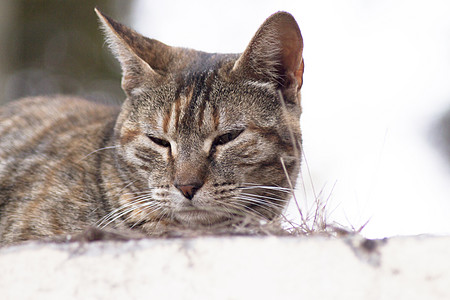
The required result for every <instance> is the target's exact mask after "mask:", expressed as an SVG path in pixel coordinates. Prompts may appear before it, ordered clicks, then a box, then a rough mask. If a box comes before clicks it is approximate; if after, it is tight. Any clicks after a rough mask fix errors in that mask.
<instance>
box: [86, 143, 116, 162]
mask: <svg viewBox="0 0 450 300" xmlns="http://www.w3.org/2000/svg"><path fill="white" fill-rule="evenodd" d="M117 147H119V146H109V147H104V148H100V149H97V150H94V151H92V152H91V153H89V154H87V155H85V156H83V157H82V158H81V159H80V160H79V161H78V162H80V161H82V160H84V159H85V158H87V157H88V156H90V155H92V154H94V153H97V152H99V151H102V150H107V149H115V148H117Z"/></svg>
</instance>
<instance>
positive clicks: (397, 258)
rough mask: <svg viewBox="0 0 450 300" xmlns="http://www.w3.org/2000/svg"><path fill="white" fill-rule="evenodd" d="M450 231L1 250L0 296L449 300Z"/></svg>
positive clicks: (33, 246)
mask: <svg viewBox="0 0 450 300" xmlns="http://www.w3.org/2000/svg"><path fill="white" fill-rule="evenodd" d="M449 258H450V237H398V238H391V239H388V240H377V241H371V240H365V239H363V238H361V237H346V238H326V237H301V238H291V237H284V238H277V237H227V238H223V237H222V238H213V237H208V238H195V239H166V240H163V239H159V240H158V239H154V240H140V241H128V242H117V241H116V242H112V241H111V242H104V241H103V242H94V243H89V244H87V243H84V244H83V243H81V244H80V243H71V244H42V243H29V244H24V245H20V246H14V247H9V248H3V249H0V270H1V273H0V295H1V296H0V298H1V299H396V300H398V299H408V300H411V299H450V259H449Z"/></svg>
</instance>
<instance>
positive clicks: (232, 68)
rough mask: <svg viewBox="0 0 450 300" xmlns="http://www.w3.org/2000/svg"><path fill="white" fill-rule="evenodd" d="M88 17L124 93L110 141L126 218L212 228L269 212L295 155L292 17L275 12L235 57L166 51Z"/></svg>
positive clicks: (284, 195) (288, 180)
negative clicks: (124, 190)
mask: <svg viewBox="0 0 450 300" xmlns="http://www.w3.org/2000/svg"><path fill="white" fill-rule="evenodd" d="M97 13H98V15H99V18H100V20H101V22H102V24H103V29H104V31H105V32H106V36H107V39H108V42H109V45H110V47H111V49H112V50H113V52H114V54H115V55H116V57H117V58H118V60H119V61H120V64H121V67H122V71H123V78H122V88H123V90H124V91H125V93H126V95H127V99H126V101H125V102H124V104H123V107H122V111H121V113H120V115H119V118H118V121H117V124H116V127H115V139H116V145H117V147H118V148H117V152H116V160H117V164H118V166H119V171H120V172H121V174H122V176H123V177H124V178H126V180H127V181H129V182H130V184H131V183H132V184H131V185H130V187H129V188H131V190H132V191H133V193H134V195H133V197H128V198H126V197H125V198H122V199H121V201H122V203H121V205H127V202H130V203H131V202H133V203H134V204H132V205H131V204H128V207H130V206H131V207H134V210H133V209H130V219H131V220H133V221H136V220H138V221H140V222H141V223H145V222H147V221H154V220H155V219H168V220H174V221H176V222H181V223H184V224H213V223H217V222H220V221H223V220H226V219H229V218H232V217H235V216H255V217H260V218H265V219H271V218H273V217H274V216H277V215H279V214H280V213H281V212H282V210H283V209H284V208H285V206H286V203H287V201H288V200H289V199H290V197H291V188H290V187H291V185H295V182H296V179H297V175H298V172H299V166H300V157H301V133H300V125H299V118H300V113H301V106H300V88H301V86H302V77H303V59H302V49H303V41H302V37H301V33H300V30H299V27H298V25H297V23H296V21H295V19H294V18H293V17H292V16H291V15H290V14H288V13H286V12H278V13H275V14H274V15H272V16H270V17H269V18H268V19H267V20H266V21H265V22H264V23H263V24H262V26H261V27H260V28H259V29H258V31H257V32H256V34H255V36H254V37H253V39H252V40H251V41H250V43H249V45H248V47H247V48H246V50H245V51H244V52H243V53H242V54H210V53H204V52H200V51H195V50H191V49H184V48H177V47H170V46H167V45H165V44H163V43H161V42H159V41H156V40H153V39H149V38H146V37H143V36H142V35H140V34H138V33H136V32H135V31H133V30H131V29H129V28H127V27H126V26H124V25H122V24H120V23H118V22H116V21H114V20H112V19H111V18H109V17H107V16H105V15H103V14H101V13H100V12H98V11H97ZM124 202H125V203H124ZM133 214H135V215H136V217H133Z"/></svg>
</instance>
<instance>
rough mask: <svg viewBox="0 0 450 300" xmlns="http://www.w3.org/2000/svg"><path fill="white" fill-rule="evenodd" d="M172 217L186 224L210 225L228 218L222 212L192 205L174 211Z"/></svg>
mask: <svg viewBox="0 0 450 300" xmlns="http://www.w3.org/2000/svg"><path fill="white" fill-rule="evenodd" d="M174 218H175V219H176V220H177V221H179V222H180V223H183V224H188V225H212V224H216V223H219V222H223V221H225V220H226V219H228V217H227V216H226V215H224V214H221V213H218V212H214V211H211V210H206V209H199V208H193V207H190V208H186V209H180V210H178V211H176V212H174Z"/></svg>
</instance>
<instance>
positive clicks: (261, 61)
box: [232, 12, 304, 98]
mask: <svg viewBox="0 0 450 300" xmlns="http://www.w3.org/2000/svg"><path fill="white" fill-rule="evenodd" d="M302 53H303V38H302V34H301V32H300V28H299V27H298V24H297V22H296V21H295V19H294V17H293V16H292V15H291V14H289V13H287V12H278V13H275V14H273V15H271V16H270V17H269V18H267V20H266V21H265V22H264V23H263V24H262V25H261V27H260V28H259V29H258V31H257V32H256V34H255V35H254V37H253V38H252V40H251V41H250V44H249V45H248V46H247V49H246V50H245V51H244V53H243V54H242V55H241V56H240V57H239V59H238V60H237V61H236V63H235V65H234V67H233V70H232V72H234V73H235V74H238V75H240V76H244V77H247V78H250V79H252V80H256V81H258V82H268V83H272V84H274V85H275V86H276V87H277V88H279V89H281V90H282V91H283V94H286V95H289V96H290V98H292V97H295V98H297V95H296V94H298V92H299V91H300V88H301V87H302V84H303V69H304V63H303V57H302ZM292 92H293V93H292Z"/></svg>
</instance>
